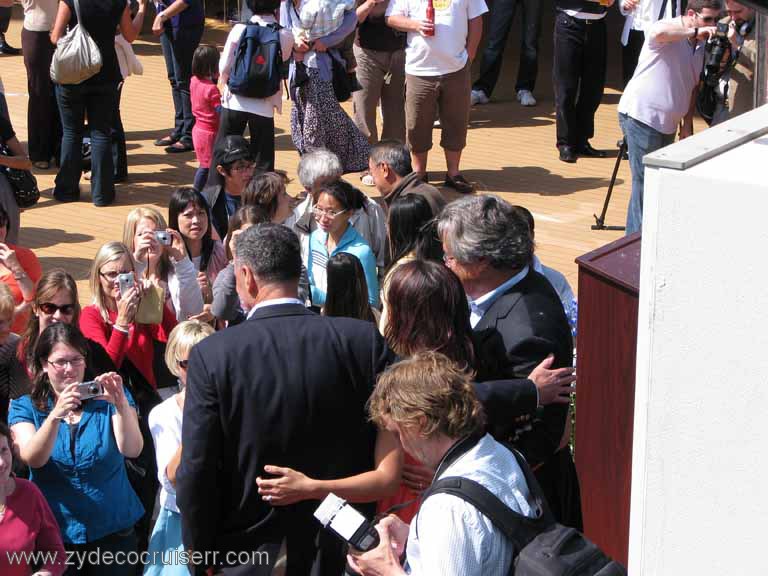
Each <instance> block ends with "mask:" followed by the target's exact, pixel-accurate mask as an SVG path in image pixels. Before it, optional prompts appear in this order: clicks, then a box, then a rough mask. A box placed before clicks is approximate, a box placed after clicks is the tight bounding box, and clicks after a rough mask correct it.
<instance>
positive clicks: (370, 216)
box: [285, 148, 388, 276]
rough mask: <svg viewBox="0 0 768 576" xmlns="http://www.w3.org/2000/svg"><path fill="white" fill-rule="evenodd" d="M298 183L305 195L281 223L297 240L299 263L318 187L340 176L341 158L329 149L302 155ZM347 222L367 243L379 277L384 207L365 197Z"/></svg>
mask: <svg viewBox="0 0 768 576" xmlns="http://www.w3.org/2000/svg"><path fill="white" fill-rule="evenodd" d="M298 173H299V182H301V185H302V186H303V187H304V192H305V193H306V195H307V197H306V198H305V199H304V201H303V202H301V204H299V205H298V206H297V207H296V208H294V210H293V215H292V216H291V217H289V218H288V220H286V222H285V225H286V226H290V227H291V228H293V230H294V232H296V234H298V235H299V239H300V241H301V255H302V262H307V261H308V260H309V235H310V234H311V233H312V231H313V230H314V229H315V228H317V223H316V222H315V219H314V218H313V217H312V207H313V206H314V205H315V202H316V201H317V195H318V194H319V193H320V189H321V188H322V187H323V186H325V185H327V184H332V183H333V182H336V181H337V180H340V179H341V176H342V174H343V173H344V170H343V168H342V166H341V160H339V157H338V156H336V154H334V153H333V152H331V151H330V150H326V149H325V148H316V149H314V150H310V151H309V152H307V153H305V154H303V155H302V156H301V159H300V160H299V167H298ZM349 223H350V224H352V226H354V228H355V230H357V231H358V232H359V233H360V235H361V236H362V237H363V239H364V240H365V241H366V242H367V243H368V245H369V246H370V247H371V250H372V251H373V254H374V255H375V256H376V267H377V268H378V269H379V276H381V275H382V274H383V270H384V269H385V268H386V266H387V259H388V249H387V219H386V216H385V215H384V210H383V209H382V208H381V206H379V205H378V204H377V203H376V202H375V201H374V200H371V199H370V198H369V197H368V196H365V206H364V207H363V208H360V209H358V210H355V211H354V213H353V214H352V217H351V218H350V219H349Z"/></svg>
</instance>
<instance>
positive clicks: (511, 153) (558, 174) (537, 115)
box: [0, 6, 629, 303]
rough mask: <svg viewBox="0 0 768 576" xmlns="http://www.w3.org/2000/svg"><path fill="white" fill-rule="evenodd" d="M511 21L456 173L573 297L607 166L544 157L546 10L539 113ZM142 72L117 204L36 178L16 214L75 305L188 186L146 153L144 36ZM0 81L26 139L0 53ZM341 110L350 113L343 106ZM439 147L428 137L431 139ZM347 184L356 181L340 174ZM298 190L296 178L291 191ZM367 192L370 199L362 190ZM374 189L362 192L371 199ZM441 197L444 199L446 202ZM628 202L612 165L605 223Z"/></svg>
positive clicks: (154, 111) (156, 98) (157, 78)
mask: <svg viewBox="0 0 768 576" xmlns="http://www.w3.org/2000/svg"><path fill="white" fill-rule="evenodd" d="M15 10H16V12H15V18H14V20H13V21H12V23H11V30H10V32H9V33H8V39H9V41H10V42H11V44H12V45H14V46H20V45H21V40H20V30H21V21H20V18H19V16H20V14H19V13H18V12H20V10H19V7H18V6H17V7H16V9H15ZM518 26H519V24H518V23H517V22H516V23H515V28H514V29H513V33H512V34H511V35H510V46H509V49H508V51H507V52H508V54H507V55H506V59H505V70H504V72H503V75H502V79H501V81H500V83H499V87H498V88H497V91H496V93H495V94H494V100H493V101H492V102H491V103H490V104H489V105H486V106H482V107H476V108H475V109H473V110H472V114H471V121H470V131H469V142H468V146H467V148H466V150H465V152H464V157H463V160H462V168H463V170H464V173H465V174H466V176H467V177H468V178H469V179H471V180H474V181H475V182H477V183H478V184H479V188H480V189H481V190H482V191H483V192H489V193H494V194H498V195H500V196H502V197H504V198H505V199H507V200H509V201H510V202H513V203H516V204H522V205H524V206H526V207H528V208H529V209H530V210H531V211H532V212H533V213H534V215H535V217H536V242H537V253H538V255H539V256H540V258H541V259H542V261H543V262H545V263H546V264H547V265H549V266H552V267H554V268H557V269H559V270H561V271H562V272H563V273H565V274H566V276H567V277H568V279H569V281H570V282H571V284H572V286H573V288H574V290H576V288H577V278H576V273H577V272H576V265H575V264H574V258H576V257H577V256H579V255H581V254H583V253H585V252H587V251H589V250H592V249H594V248H596V247H598V246H601V245H603V244H605V243H607V242H609V241H612V240H615V239H616V238H618V237H619V235H620V234H621V233H620V232H607V231H593V230H591V229H590V225H591V224H593V223H594V219H593V216H592V215H593V213H599V211H600V208H601V206H602V201H603V197H604V195H605V192H606V188H607V186H608V183H609V180H610V176H611V171H612V168H613V164H614V158H607V159H579V161H578V163H577V164H564V163H562V162H560V161H559V160H558V158H557V151H556V149H555V119H554V109H553V97H552V88H551V80H550V77H551V37H552V35H551V29H552V17H551V14H549V13H547V14H546V15H545V19H544V26H543V30H542V41H541V47H542V55H541V59H540V71H539V84H538V85H537V88H536V91H535V95H536V97H537V98H538V100H539V104H538V106H536V107H533V108H523V107H521V106H520V105H519V104H518V103H517V102H516V101H515V99H514V91H513V87H514V78H515V74H516V69H517V51H516V45H517V42H518V40H517V31H518V29H519V28H518ZM611 28H612V29H613V30H617V29H618V28H617V17H616V16H615V15H612V24H611ZM226 31H227V28H226V27H225V26H223V25H221V24H217V23H214V22H211V25H210V26H209V28H208V30H207V31H206V35H205V38H204V42H207V43H210V44H218V45H219V46H221V45H222V44H223V42H224V39H225V38H226ZM614 37H615V38H616V41H615V43H614V45H612V47H611V49H610V50H609V86H608V87H607V88H606V92H605V97H604V99H603V105H602V106H601V108H600V110H599V112H598V117H597V134H596V136H595V138H594V139H593V140H592V144H593V145H594V146H595V147H597V148H602V149H611V150H615V144H616V141H617V140H618V139H619V138H620V130H619V127H618V120H617V116H616V105H617V103H618V99H619V94H618V92H617V91H616V90H615V88H613V87H611V86H615V83H616V81H618V76H619V74H618V59H619V56H618V54H619V49H618V48H619V45H618V32H617V33H616V35H615V36H614ZM134 49H135V51H136V54H137V55H138V57H139V58H140V60H141V62H142V63H143V65H144V75H143V76H132V77H130V78H129V79H128V80H127V81H126V84H125V88H124V90H123V97H122V106H121V110H122V117H123V123H124V125H125V129H126V133H127V143H128V161H129V173H130V174H129V178H128V181H127V182H126V183H124V184H119V185H118V188H117V202H116V203H115V204H114V205H113V206H110V207H108V208H95V207H94V206H93V205H92V204H91V203H90V201H89V200H90V193H89V185H88V183H87V182H86V181H85V180H83V181H82V182H81V188H82V198H83V201H81V202H78V203H71V204H60V203H58V202H55V201H53V200H52V198H51V191H52V186H53V179H54V176H55V171H54V170H49V171H44V172H37V177H38V181H39V184H40V189H41V191H42V196H43V197H42V198H41V200H40V202H39V203H38V204H37V205H36V206H35V207H33V208H32V209H29V210H27V211H25V212H24V214H23V215H22V232H21V244H22V245H24V246H26V247H29V248H32V249H33V250H35V252H36V253H37V255H38V256H39V257H40V260H41V262H42V265H43V268H44V269H48V268H52V267H55V266H61V267H64V268H65V269H67V270H68V271H69V272H70V273H72V274H73V276H74V277H75V278H76V279H77V281H78V284H79V287H80V290H81V293H80V300H81V301H82V302H83V303H86V302H88V301H89V300H90V295H89V289H88V285H87V284H88V283H87V278H88V271H89V268H90V263H91V260H92V258H93V256H94V255H95V253H96V250H97V249H98V247H99V246H100V245H101V244H103V243H104V242H107V241H109V240H116V239H120V238H121V237H122V225H123V220H124V218H125V215H126V214H127V213H128V211H129V210H131V208H133V207H134V206H137V205H142V204H151V205H154V206H157V207H159V208H161V211H162V212H164V213H165V212H166V206H167V198H168V196H169V195H170V193H171V191H172V190H173V189H174V187H177V186H181V185H190V184H191V182H192V179H193V175H194V170H195V167H196V162H195V159H194V154H191V153H190V154H182V155H168V154H166V153H165V152H164V151H163V150H162V149H160V148H157V147H155V146H153V145H152V142H153V140H155V139H156V138H158V137H160V136H163V135H165V134H167V133H168V132H169V126H170V125H171V120H172V116H173V107H172V101H171V94H170V90H169V86H168V81H167V79H166V76H165V65H164V62H163V57H162V54H161V51H160V45H159V44H158V43H157V41H156V40H155V39H154V38H153V37H151V36H149V37H142V38H141V39H139V40H137V42H136V43H135V44H134ZM0 74H1V75H2V79H3V82H4V84H5V90H6V96H7V100H8V105H9V107H10V110H11V117H12V120H13V124H14V127H15V129H16V131H17V133H18V135H19V138H20V139H21V140H25V139H26V134H27V121H26V108H27V96H26V72H25V70H24V65H23V61H22V58H21V57H8V56H0ZM345 107H347V109H348V110H349V105H348V104H347V105H345ZM289 113H290V103H286V105H285V106H284V110H283V114H282V116H278V117H276V122H275V124H276V133H277V136H276V148H277V166H278V167H279V168H281V169H284V170H286V171H287V172H288V174H289V175H290V176H291V177H292V178H295V172H296V164H297V161H298V154H297V153H296V151H295V149H294V148H293V144H292V143H291V138H290V124H289V117H290V116H289ZM435 142H436V143H437V142H439V131H438V130H436V131H435ZM429 170H430V173H431V175H432V178H433V183H435V184H439V183H440V182H442V178H443V177H444V172H443V171H444V170H445V164H444V160H443V158H442V152H441V150H440V149H439V147H438V146H437V145H436V146H435V148H434V149H433V153H432V157H431V158H430V165H429ZM349 178H350V181H352V182H353V183H357V177H356V175H350V176H349ZM298 189H299V185H298V181H297V180H294V181H293V182H292V183H291V184H290V186H289V191H290V192H291V193H295V192H297V191H298ZM365 191H366V192H367V193H369V194H371V193H373V194H374V195H375V194H376V192H375V190H374V189H371V188H367V189H365ZM372 191H373V192H372ZM447 195H448V194H447ZM628 198H629V167H628V165H627V163H626V162H623V163H622V167H621V170H620V172H619V176H618V181H617V185H616V188H615V195H614V198H613V201H612V203H611V207H610V210H609V211H608V217H607V221H608V223H611V224H623V223H624V218H625V213H626V206H627V201H628Z"/></svg>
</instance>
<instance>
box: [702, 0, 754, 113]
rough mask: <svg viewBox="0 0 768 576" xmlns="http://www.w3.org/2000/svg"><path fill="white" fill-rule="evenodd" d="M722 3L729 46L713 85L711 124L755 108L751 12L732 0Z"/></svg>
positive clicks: (752, 15) (752, 21)
mask: <svg viewBox="0 0 768 576" xmlns="http://www.w3.org/2000/svg"><path fill="white" fill-rule="evenodd" d="M725 6H726V10H727V11H728V16H727V17H725V18H723V19H722V20H721V21H720V24H721V25H722V26H723V27H725V26H727V30H728V32H727V38H728V40H729V42H730V49H729V50H728V51H727V54H726V57H725V58H726V59H725V63H724V66H723V70H722V73H721V75H720V78H719V81H718V85H717V91H716V96H717V106H716V108H715V114H714V117H713V118H712V125H713V126H714V125H715V124H719V123H720V122H725V121H726V120H728V119H729V118H734V117H736V116H738V115H739V114H743V113H744V112H748V111H749V110H752V109H753V108H754V107H755V102H754V79H755V60H756V59H757V42H756V40H755V35H754V29H755V11H754V10H753V9H752V8H748V7H747V6H744V5H743V4H741V3H739V2H735V1H734V0H726V2H725Z"/></svg>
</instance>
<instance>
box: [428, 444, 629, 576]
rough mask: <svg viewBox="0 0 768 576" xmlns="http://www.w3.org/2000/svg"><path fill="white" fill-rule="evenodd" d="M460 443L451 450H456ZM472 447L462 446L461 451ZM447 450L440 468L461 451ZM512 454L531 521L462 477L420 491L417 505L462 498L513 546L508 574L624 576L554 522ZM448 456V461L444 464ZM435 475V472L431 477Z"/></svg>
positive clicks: (584, 541) (525, 469)
mask: <svg viewBox="0 0 768 576" xmlns="http://www.w3.org/2000/svg"><path fill="white" fill-rule="evenodd" d="M470 438H471V437H470ZM467 440H469V439H467ZM475 442H476V440H475ZM461 444H462V443H459V444H458V445H456V446H455V448H457V449H461V448H462V446H461ZM473 445H474V444H471V445H469V447H466V445H465V446H464V450H463V452H466V450H468V449H469V448H471V447H472V446H473ZM451 452H453V449H452V450H451V451H449V453H448V454H447V455H446V459H444V461H443V464H442V465H441V468H446V467H447V464H449V463H450V462H451V461H453V460H455V459H456V458H457V457H458V456H459V455H460V454H461V453H463V452H458V450H457V452H458V453H454V454H451ZM512 453H513V454H514V455H515V459H516V460H517V463H518V464H519V465H520V469H521V470H522V471H523V474H524V475H525V481H526V483H527V484H528V490H529V491H530V494H531V497H532V499H533V501H534V506H533V508H534V510H537V512H538V514H537V515H536V517H535V518H528V517H526V516H523V515H521V514H518V513H517V512H514V511H513V510H512V509H511V508H509V507H508V506H507V505H506V504H504V503H503V502H502V501H501V500H499V498H497V497H496V496H495V495H494V494H493V493H491V492H490V491H489V490H487V489H486V488H484V487H483V486H481V485H480V484H478V483H477V482H475V481H474V480H470V479H469V478H461V477H447V478H442V479H440V480H437V481H435V482H434V483H433V484H432V486H430V488H429V489H428V490H427V491H426V492H425V494H424V496H423V498H422V505H423V503H424V501H425V500H426V499H427V498H429V497H430V496H432V495H433V494H439V493H444V494H452V495H453V496H456V497H458V498H461V499H462V500H465V501H466V502H469V503H470V504H471V505H472V506H474V507H475V508H477V509H478V510H479V511H480V512H481V513H482V514H484V515H485V516H486V517H487V518H488V519H489V520H490V521H491V522H493V524H494V526H496V527H497V528H498V529H499V530H501V531H502V532H503V533H504V534H505V535H506V536H507V538H509V539H510V540H512V542H513V543H514V546H515V557H514V560H513V562H512V566H511V568H510V572H509V573H510V575H514V576H626V574H627V570H626V568H624V567H623V566H622V565H621V564H619V563H617V562H615V561H613V560H611V559H610V558H609V557H608V556H606V555H605V554H604V553H603V551H602V550H600V548H598V547H597V546H596V545H595V544H593V543H592V542H590V541H589V540H588V539H587V538H586V537H585V536H584V535H583V534H582V533H581V532H579V531H578V530H576V529H574V528H569V527H567V526H563V525H562V524H558V523H557V522H556V521H555V519H554V517H553V516H552V513H551V512H550V511H549V508H548V506H547V503H546V501H545V500H544V496H543V495H542V492H541V488H540V487H539V484H538V482H537V481H536V478H535V477H534V476H533V473H532V472H531V470H530V468H529V467H528V463H527V462H526V461H525V458H523V456H522V455H521V454H519V453H518V452H517V451H516V450H512ZM449 455H450V456H453V457H452V458H451V460H449V461H446V460H447V459H448V457H449ZM440 473H441V470H440V469H439V468H438V472H437V474H436V476H438V475H439V474H440Z"/></svg>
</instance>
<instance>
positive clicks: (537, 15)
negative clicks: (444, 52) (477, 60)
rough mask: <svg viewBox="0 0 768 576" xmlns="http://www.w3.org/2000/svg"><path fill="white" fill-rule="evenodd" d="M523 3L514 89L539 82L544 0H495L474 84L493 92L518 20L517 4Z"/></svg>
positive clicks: (532, 85)
mask: <svg viewBox="0 0 768 576" xmlns="http://www.w3.org/2000/svg"><path fill="white" fill-rule="evenodd" d="M520 4H522V8H523V18H522V24H521V29H522V37H521V39H520V67H519V68H518V69H517V82H516V83H515V91H519V90H530V91H531V92H533V88H534V86H535V85H536V76H537V74H538V71H539V63H538V51H539V32H540V30H541V0H496V1H495V2H494V3H493V4H492V5H491V14H490V18H489V29H488V42H487V44H486V45H485V50H483V61H482V63H481V65H480V77H479V78H478V79H477V80H476V81H475V83H474V85H473V86H472V88H473V89H475V90H482V91H483V92H485V95H486V96H489V97H490V95H491V93H492V92H493V89H494V88H495V87H496V82H498V80H499V74H500V72H501V64H502V59H503V57H504V48H505V46H506V45H507V37H508V36H509V30H510V28H511V27H512V21H513V20H514V19H515V12H516V11H517V7H518V5H520Z"/></svg>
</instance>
